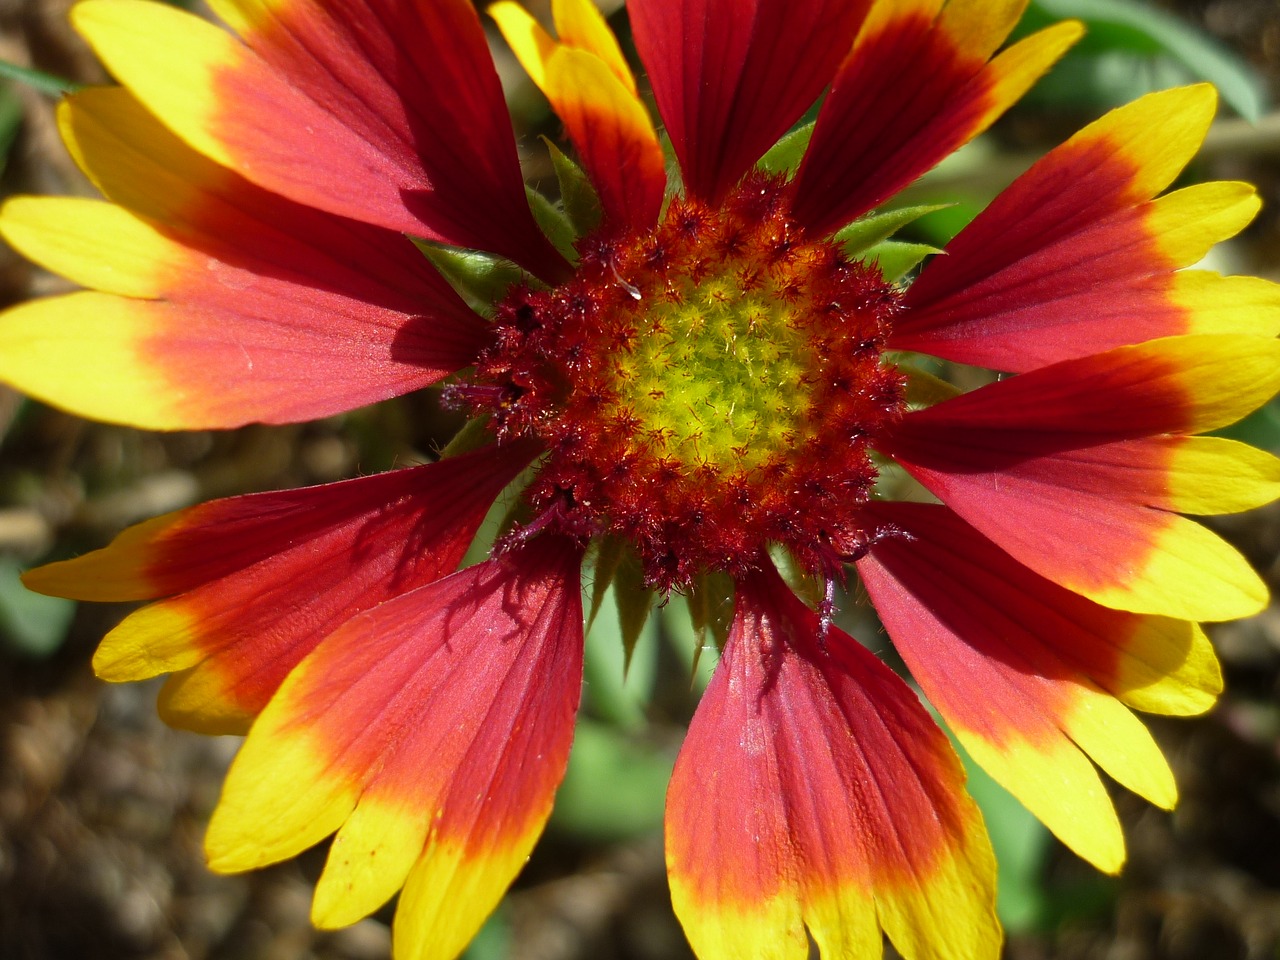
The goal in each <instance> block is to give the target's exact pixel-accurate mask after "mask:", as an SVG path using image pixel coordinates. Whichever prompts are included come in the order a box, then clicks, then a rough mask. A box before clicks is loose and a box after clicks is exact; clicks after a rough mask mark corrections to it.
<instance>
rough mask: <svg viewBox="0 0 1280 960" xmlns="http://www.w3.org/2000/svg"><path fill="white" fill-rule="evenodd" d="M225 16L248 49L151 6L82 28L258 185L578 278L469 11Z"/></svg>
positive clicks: (143, 92) (116, 9)
mask: <svg viewBox="0 0 1280 960" xmlns="http://www.w3.org/2000/svg"><path fill="white" fill-rule="evenodd" d="M217 7H218V9H219V11H220V12H221V13H222V14H223V15H224V16H225V17H226V18H227V19H228V20H229V21H230V22H231V23H232V24H233V26H234V27H235V28H236V29H237V30H238V31H239V32H240V33H241V34H242V36H243V38H244V41H245V42H244V43H243V44H242V43H240V42H239V41H237V40H236V39H235V38H234V37H233V36H231V35H229V34H228V33H226V32H225V31H223V30H221V29H219V28H218V27H216V26H214V25H213V24H210V23H207V22H205V21H203V20H201V19H200V18H198V17H195V16H193V15H191V14H187V13H184V12H182V11H180V10H175V9H174V8H172V7H170V6H167V5H164V4H158V3H149V2H143V0H88V2H85V3H82V4H80V5H79V6H77V7H76V8H75V12H74V13H73V22H74V24H75V26H76V29H77V30H78V31H79V32H80V33H81V34H82V35H83V36H84V37H85V39H86V40H88V41H89V43H90V45H91V46H92V47H93V48H94V50H95V52H96V53H97V54H98V55H99V57H101V58H102V60H103V62H104V63H105V64H106V65H107V68H108V69H109V70H111V72H112V73H113V74H114V75H115V76H116V77H118V78H119V79H120V80H121V82H123V83H124V85H125V86H126V87H128V88H129V89H130V90H131V91H132V92H133V93H134V94H135V95H136V96H137V97H138V99H139V100H141V101H142V102H143V103H144V104H145V105H146V107H147V109H148V110H150V111H151V112H153V113H154V114H155V115H156V116H157V117H159V118H160V120H161V121H162V122H163V123H164V124H165V125H166V126H168V127H169V128H170V129H172V130H173V131H174V132H175V133H177V134H178V135H179V136H180V137H181V138H182V139H183V140H185V141H186V142H187V143H188V144H190V145H191V146H192V147H194V148H195V149H196V150H197V151H199V152H200V153H202V154H204V155H205V156H207V157H209V158H210V159H212V160H214V161H216V162H217V163H219V164H221V165H222V166H226V167H230V168H232V169H234V170H236V171H237V172H239V173H241V174H243V175H244V176H245V177H247V178H249V179H250V180H253V181H254V182H255V183H257V184H258V185H259V186H261V187H264V188H265V189H267V190H270V191H273V192H276V193H280V194H282V195H284V196H287V197H289V198H291V199H293V200H296V201H298V202H299V203H302V204H305V205H307V206H313V207H316V208H318V209H322V210H327V211H329V212H331V213H335V214H339V215H341V216H345V217H351V218H353V219H356V220H363V221H365V222H368V223H373V224H377V225H378V226H382V227H386V228H388V229H390V230H395V231H399V232H403V233H410V234H415V235H419V236H423V237H426V238H428V239H432V240H438V241H441V242H445V243H450V244H455V245H459V246H466V247H478V248H481V249H486V250H492V251H493V252H495V253H500V254H502V255H504V256H508V257H511V258H512V259H514V260H516V261H517V262H518V263H521V264H522V265H524V266H526V267H528V268H529V269H531V270H533V271H534V272H539V273H541V274H542V275H543V276H545V277H549V278H551V277H555V276H558V275H559V273H560V272H561V271H562V270H563V269H564V264H563V261H562V260H561V259H560V257H559V255H558V254H556V253H555V251H554V249H553V248H552V247H551V245H550V243H549V242H548V241H547V240H546V239H545V237H543V236H542V234H541V232H540V231H539V230H538V228H537V226H536V224H535V223H534V220H533V216H532V214H531V212H530V210H529V207H528V203H527V201H526V199H525V194H524V185H523V182H522V179H521V175H520V169H519V163H518V160H517V156H516V151H515V144H514V141H513V139H512V135H511V126H510V122H509V119H508V115H507V111H506V107H505V104H504V102H503V99H502V91H501V87H500V85H499V83H498V78H497V74H496V73H495V71H494V68H493V64H492V61H491V59H490V57H489V52H488V47H487V46H486V44H485V39H484V33H483V30H482V29H481V27H480V23H479V20H478V18H477V16H476V13H475V10H474V9H473V7H472V6H471V4H470V3H467V2H464V0H437V2H432V3H396V2H394V0H377V2H374V3H355V2H329V3H325V4H323V5H322V4H319V3H316V2H314V0H272V2H264V3H257V2H252V3H251V2H244V3H235V2H233V0H224V2H221V3H218V4H217ZM424 48H427V49H429V50H430V53H429V55H423V50H424Z"/></svg>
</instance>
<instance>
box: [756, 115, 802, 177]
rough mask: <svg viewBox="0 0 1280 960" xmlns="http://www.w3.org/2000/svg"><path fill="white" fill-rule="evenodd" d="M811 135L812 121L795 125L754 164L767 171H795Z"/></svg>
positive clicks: (787, 172)
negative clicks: (798, 125)
mask: <svg viewBox="0 0 1280 960" xmlns="http://www.w3.org/2000/svg"><path fill="white" fill-rule="evenodd" d="M812 137H813V124H812V123H806V124H805V125H804V126H801V127H796V128H795V129H794V130H792V131H791V132H790V133H788V134H787V135H786V136H784V137H783V138H782V139H781V140H779V141H778V142H777V143H775V144H774V145H773V146H772V147H770V148H769V151H768V152H767V153H766V154H765V155H764V156H763V157H761V158H760V162H759V163H758V164H756V166H757V167H759V168H760V169H761V170H764V171H767V172H768V173H786V174H791V173H795V172H796V170H797V169H799V167H800V161H801V160H803V159H804V152H805V151H806V150H808V149H809V141H810V139H812Z"/></svg>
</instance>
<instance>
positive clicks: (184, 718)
mask: <svg viewBox="0 0 1280 960" xmlns="http://www.w3.org/2000/svg"><path fill="white" fill-rule="evenodd" d="M528 453H529V451H528V450H525V454H526V456H519V455H513V453H512V452H508V451H507V450H505V449H504V450H502V451H499V450H497V449H496V448H488V449H484V450H481V451H477V452H475V453H472V454H468V455H465V456H460V457H456V458H452V459H449V460H443V461H440V462H439V463H434V464H430V465H427V466H424V467H416V468H412V469H408V470H397V471H393V472H391V473H386V474H380V475H378V476H373V477H363V478H360V479H357V480H348V481H345V482H342V483H334V484H327V485H325V486H320V487H312V488H308V489H305V490H290V491H284V492H280V493H262V494H252V495H250V496H245V497H232V498H229V499H226V500H215V501H213V502H210V503H206V504H202V505H201V506H198V507H193V508H191V509H189V510H183V511H179V512H178V513H174V514H169V515H168V516H165V517H158V518H156V519H155V520H151V521H148V522H147V523H144V524H140V525H139V526H137V527H132V528H130V529H129V530H126V531H125V532H124V533H122V534H121V535H120V536H119V537H117V538H116V540H115V541H114V542H113V543H112V544H111V545H110V546H108V547H106V548H105V549H103V550H97V551H94V552H93V553H90V554H86V555H85V556H83V557H79V558H78V559H75V560H69V561H64V562H61V563H55V564H50V565H49V566H46V567H42V568H40V569H38V570H33V571H31V572H30V573H28V574H27V577H26V580H27V583H28V585H29V586H31V587H33V588H34V589H38V590H41V591H44V592H48V593H54V594H69V595H71V596H79V597H87V598H90V599H98V600H102V599H122V598H126V597H130V598H136V597H148V596H164V595H170V594H176V596H172V597H171V599H168V600H164V601H161V602H159V603H154V604H151V605H150V606H147V607H144V608H142V609H141V610H138V611H136V612H134V613H133V614H131V615H130V616H128V617H126V618H125V619H124V620H123V621H122V622H121V623H120V624H119V625H118V626H117V627H116V628H115V629H114V630H112V631H111V632H110V633H109V634H107V636H106V638H105V639H104V640H103V641H102V645H101V646H100V647H99V648H98V652H97V654H96V655H95V657H94V669H95V670H96V671H97V673H98V675H99V676H101V677H103V678H104V679H107V680H113V681H126V680H140V679H144V678H146V677H152V676H155V675H157V674H161V673H174V674H175V676H173V677H171V678H170V680H169V682H168V683H167V684H166V686H165V688H164V690H163V691H162V693H161V701H160V706H161V713H162V715H163V716H164V718H165V720H166V721H167V722H169V723H172V724H174V725H175V726H180V727H187V728H192V729H196V730H200V731H202V732H205V733H243V732H244V730H245V728H246V727H247V725H248V721H249V720H250V719H251V718H252V717H253V716H254V715H256V714H257V713H258V712H259V711H260V710H261V709H262V708H263V706H265V704H266V702H267V701H268V700H269V699H270V697H271V696H272V694H273V693H274V692H275V690H276V689H277V688H278V687H279V685H280V683H281V682H282V681H283V680H284V678H285V676H286V675H287V674H288V673H289V671H290V670H291V669H293V667H294V666H295V665H296V664H297V663H298V662H299V661H300V660H301V659H302V658H303V657H305V656H306V655H307V654H308V653H309V652H310V651H311V650H312V649H313V648H314V647H315V646H316V644H317V643H319V642H320V641H321V639H322V638H323V637H325V636H326V635H327V634H329V633H331V632H333V631H334V630H336V629H337V628H338V627H339V626H340V625H341V624H343V623H345V622H346V621H347V620H349V619H351V617H353V616H355V614H357V613H359V612H360V611H362V610H367V609H369V608H370V607H373V606H376V605H377V604H379V603H382V602H383V601H384V600H388V599H390V598H392V597H395V596H398V595H400V594H402V593H405V592H406V591H408V590H412V589H414V588H415V587H418V586H421V585H423V584H426V583H430V582H431V581H433V580H436V579H438V578H439V577H441V576H444V575H446V574H448V573H451V572H452V571H453V570H454V568H455V567H456V566H457V565H458V562H459V561H460V560H461V559H462V556H463V554H464V553H465V552H466V549H467V547H468V545H469V544H470V543H471V540H472V538H473V537H474V535H475V532H476V529H477V528H478V527H479V525H480V522H481V521H482V520H483V519H484V516H485V513H486V511H487V510H488V507H489V505H490V504H491V503H492V501H493V499H494V497H496V496H497V494H498V493H499V492H500V491H501V489H502V488H503V486H505V485H506V484H507V483H508V482H509V481H510V480H511V479H512V478H513V477H514V476H515V474H516V473H518V472H519V470H520V469H521V468H522V467H523V466H524V465H525V463H527V462H528V456H527V454H528Z"/></svg>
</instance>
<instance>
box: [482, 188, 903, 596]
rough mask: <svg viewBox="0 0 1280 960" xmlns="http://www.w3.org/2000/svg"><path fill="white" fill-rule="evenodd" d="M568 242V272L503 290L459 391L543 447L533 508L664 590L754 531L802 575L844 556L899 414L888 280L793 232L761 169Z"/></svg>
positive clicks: (730, 558) (779, 195) (782, 198)
mask: <svg viewBox="0 0 1280 960" xmlns="http://www.w3.org/2000/svg"><path fill="white" fill-rule="evenodd" d="M581 254H582V256H581V262H580V264H579V269H578V271H577V273H576V275H575V276H574V277H573V279H571V280H570V281H568V282H567V283H565V284H563V285H562V286H560V287H557V288H555V289H553V290H536V289H532V288H530V287H522V288H519V289H517V290H516V291H514V292H513V293H512V294H511V295H509V296H508V298H507V299H506V300H505V301H504V302H503V303H501V304H500V306H499V308H498V310H497V313H496V316H495V327H494V335H495V339H494V343H493V345H492V346H491V347H490V348H489V349H488V350H487V351H485V353H484V354H483V356H482V358H481V361H480V363H479V365H478V368H477V378H476V382H475V385H474V387H473V389H471V390H470V391H468V395H469V396H470V397H471V398H472V400H473V403H474V404H475V405H476V406H477V410H478V412H487V413H491V414H492V415H493V422H494V424H495V427H496V429H497V430H498V433H499V436H500V438H502V439H510V438H514V437H526V436H527V437H536V438H537V439H539V440H541V441H542V442H543V443H544V444H545V445H546V447H547V449H548V456H547V458H546V460H545V462H544V464H543V466H542V469H541V471H540V473H539V476H538V478H537V480H536V481H535V482H534V484H533V486H532V487H531V488H530V493H529V496H530V499H531V502H532V506H533V507H534V508H535V510H539V511H547V510H553V509H554V510H556V511H557V512H558V513H559V514H560V515H561V516H562V517H563V518H565V519H566V520H567V521H569V523H570V525H571V526H575V527H577V528H578V529H581V530H584V531H589V532H590V533H592V534H612V535H615V536H621V537H624V538H627V539H629V540H630V541H632V542H633V543H634V545H635V548H636V551H637V553H638V554H639V556H640V559H641V561H642V563H643V565H644V571H645V577H646V580H647V581H648V582H649V583H650V584H651V585H652V586H655V587H658V588H661V589H666V590H669V589H673V588H675V589H679V588H682V587H684V586H686V585H687V584H688V583H689V582H690V580H691V578H692V577H693V576H694V575H696V574H697V573H698V572H700V571H701V570H704V569H720V570H726V571H728V572H730V573H743V572H745V571H746V570H747V569H749V568H750V567H751V566H752V565H754V564H755V563H756V562H758V561H757V558H759V557H760V556H761V551H762V549H763V548H764V546H765V545H766V544H768V543H771V542H772V543H779V544H782V545H784V546H786V547H787V548H789V549H790V550H791V551H792V553H793V554H794V555H795V556H796V557H797V559H798V560H799V561H800V563H801V564H802V565H804V566H805V567H807V568H808V569H810V570H814V571H816V570H819V569H823V568H825V567H826V566H827V565H828V564H829V562H830V561H833V560H834V559H835V558H837V557H839V556H841V555H846V554H848V553H851V552H852V551H853V550H854V549H855V547H856V544H857V543H859V542H860V541H861V539H862V538H863V536H864V534H863V531H861V529H860V526H859V524H858V522H857V514H858V507H859V506H860V505H861V504H863V503H864V502H865V501H866V500H867V498H868V497H869V496H870V492H871V488H872V485H873V483H874V482H875V478H876V471H875V467H874V466H873V464H872V462H871V459H870V456H869V452H868V446H869V444H870V443H872V442H873V441H874V439H875V438H876V437H877V436H878V435H880V434H881V433H882V432H883V431H884V430H885V429H886V428H887V427H888V426H889V425H891V424H892V423H894V422H895V421H896V420H897V419H898V417H899V416H900V415H901V412H902V409H903V390H902V379H901V377H900V375H899V374H898V373H897V372H896V371H895V370H894V368H893V367H892V366H890V365H887V364H886V363H885V362H884V361H883V359H882V356H881V353H882V350H883V348H884V344H885V342H886V339H887V337H888V335H889V330H890V321H891V318H892V316H893V314H894V311H895V309H896V307H897V304H898V294H897V292H896V291H895V289H894V288H893V287H892V286H891V285H890V284H888V283H886V282H885V281H884V280H883V278H882V277H881V276H880V274H879V272H878V271H877V270H875V269H874V268H873V267H870V266H867V265H865V264H862V263H857V262H852V261H850V260H849V259H848V258H847V257H845V256H844V255H843V254H842V252H841V251H840V248H839V246H838V245H836V244H834V243H832V242H830V241H827V240H812V239H809V238H808V237H806V236H804V234H803V232H802V231H801V229H800V228H799V227H798V226H797V225H796V224H795V223H794V222H793V221H792V220H790V219H789V217H788V194H787V186H786V184H785V182H783V181H782V180H779V179H776V178H772V177H765V176H763V175H761V176H753V177H750V178H748V179H747V180H746V181H745V182H744V184H743V185H742V186H741V187H740V188H739V189H738V190H737V191H735V192H734V193H733V194H732V195H731V196H730V197H729V198H728V199H727V200H726V201H725V202H724V203H723V204H722V205H721V206H720V207H719V208H715V209H713V208H711V207H709V206H707V205H705V204H702V203H700V202H698V201H696V200H693V199H687V198H686V199H678V200H675V201H673V202H672V203H671V205H670V208H669V209H668V211H667V213H666V215H665V217H664V218H663V220H662V222H661V223H660V224H659V225H658V226H657V227H656V228H654V229H652V230H650V231H647V232H645V233H642V234H639V235H627V236H616V235H607V234H603V235H596V236H593V237H590V238H588V239H586V240H585V241H584V242H583V243H582V247H581Z"/></svg>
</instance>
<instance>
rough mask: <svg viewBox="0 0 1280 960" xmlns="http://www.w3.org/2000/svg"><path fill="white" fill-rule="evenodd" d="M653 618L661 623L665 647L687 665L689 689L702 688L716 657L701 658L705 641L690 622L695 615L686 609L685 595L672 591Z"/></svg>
mask: <svg viewBox="0 0 1280 960" xmlns="http://www.w3.org/2000/svg"><path fill="white" fill-rule="evenodd" d="M730 603H732V601H730ZM654 619H655V620H656V621H657V623H658V624H659V625H660V627H661V631H662V636H663V637H664V639H665V640H666V643H667V648H668V649H669V650H670V651H671V652H673V653H674V654H675V655H676V656H677V657H678V658H679V659H680V662H681V663H683V664H684V665H685V667H686V668H687V669H688V671H689V689H690V690H691V691H694V692H701V691H703V690H705V689H706V688H707V684H708V683H710V682H711V675H712V674H713V673H715V668H716V662H717V659H718V658H716V657H711V658H708V660H709V662H707V663H703V662H702V650H703V647H704V646H705V645H706V643H705V639H704V637H703V636H701V635H700V634H699V633H698V630H697V628H696V627H694V625H693V621H694V619H695V618H694V616H693V611H692V610H691V609H690V605H689V598H688V597H687V596H685V595H683V594H679V593H673V594H672V595H671V596H670V597H668V598H667V602H666V603H664V604H663V605H662V606H660V607H658V610H657V613H656V614H655V616H654Z"/></svg>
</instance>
